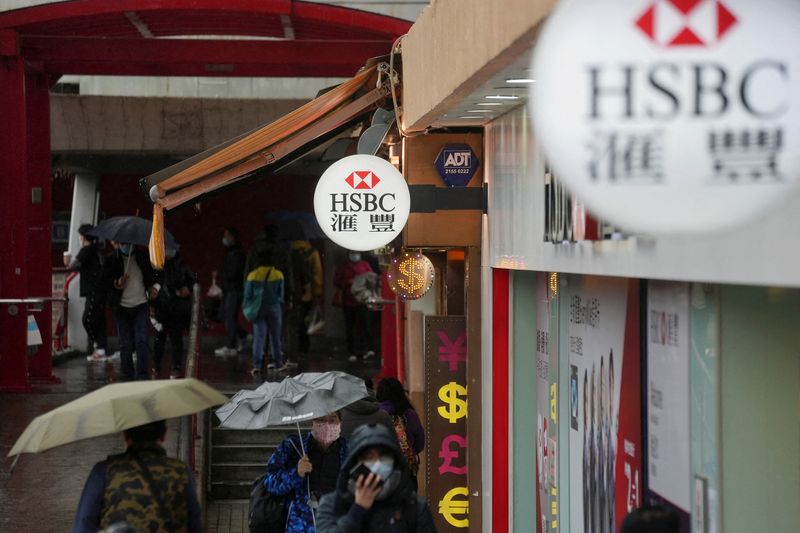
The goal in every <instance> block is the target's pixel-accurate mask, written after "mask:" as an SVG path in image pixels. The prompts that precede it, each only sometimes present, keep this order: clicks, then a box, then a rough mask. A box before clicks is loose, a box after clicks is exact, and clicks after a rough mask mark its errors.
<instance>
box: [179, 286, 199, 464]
mask: <svg viewBox="0 0 800 533" xmlns="http://www.w3.org/2000/svg"><path fill="white" fill-rule="evenodd" d="M199 337H200V284H199V283H195V284H194V286H193V287H192V319H191V322H190V324H189V346H188V350H187V351H186V367H185V371H184V377H187V378H193V377H197V371H198V367H199V364H198V362H199V358H200V339H199ZM196 439H197V415H196V414H195V415H189V416H184V417H182V418H181V421H180V431H179V433H178V458H179V459H181V460H182V461H184V462H186V463H188V464H189V466H190V467H191V468H192V470H194V469H195V453H194V443H195V440H196Z"/></svg>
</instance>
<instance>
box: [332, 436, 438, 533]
mask: <svg viewBox="0 0 800 533" xmlns="http://www.w3.org/2000/svg"><path fill="white" fill-rule="evenodd" d="M372 446H381V447H383V448H387V449H389V450H391V452H392V453H393V454H394V457H395V473H394V474H393V475H397V476H399V482H398V485H397V487H396V488H395V489H394V491H392V492H391V493H390V494H389V495H388V496H387V497H386V498H385V499H383V500H376V501H375V503H374V504H373V505H372V508H371V509H369V510H365V509H363V508H362V507H360V506H358V505H356V504H355V495H354V494H353V492H352V491H351V489H350V488H349V481H350V470H351V469H352V468H353V467H354V466H355V465H356V463H358V458H359V456H360V455H361V453H362V452H363V451H364V450H366V449H367V448H369V447H372ZM435 531H436V526H435V525H434V523H433V517H432V516H431V511H430V509H429V508H428V504H427V503H426V502H425V500H424V499H422V498H421V497H419V496H417V493H416V492H415V491H414V481H413V479H412V475H411V470H410V469H409V468H408V465H407V464H406V461H405V459H404V458H403V455H402V453H401V452H400V445H399V444H398V443H397V437H396V436H395V434H394V432H393V431H392V432H390V431H389V430H387V429H386V428H385V427H383V426H379V425H369V426H362V427H360V428H359V429H358V430H357V431H356V432H355V433H353V437H352V439H351V440H350V442H349V450H348V455H347V458H346V459H345V462H344V465H343V466H342V470H341V472H340V473H339V480H338V482H337V488H336V492H332V493H330V494H326V495H325V496H323V497H322V499H321V500H320V504H319V510H318V511H317V532H318V533H378V532H379V533H431V532H433V533H435Z"/></svg>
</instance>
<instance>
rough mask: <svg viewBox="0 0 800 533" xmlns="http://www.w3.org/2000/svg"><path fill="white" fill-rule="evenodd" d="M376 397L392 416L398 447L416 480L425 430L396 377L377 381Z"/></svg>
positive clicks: (423, 445)
mask: <svg viewBox="0 0 800 533" xmlns="http://www.w3.org/2000/svg"><path fill="white" fill-rule="evenodd" d="M376 396H377V398H378V401H379V402H380V405H381V409H383V410H384V411H386V412H387V413H389V415H391V417H392V425H393V426H394V430H395V433H396V434H397V441H398V443H399V444H400V449H401V450H402V452H403V455H404V457H405V459H406V462H408V465H409V467H410V468H411V473H412V474H413V476H414V480H415V481H416V477H417V472H418V471H419V454H420V453H421V452H422V450H423V449H425V430H424V429H423V427H422V422H421V421H420V419H419V415H418V414H417V411H416V409H414V406H413V405H411V402H410V401H409V399H408V396H407V395H406V391H405V390H403V384H402V383H400V381H399V380H397V378H383V379H382V380H381V381H380V382H379V383H378V391H377V395H376Z"/></svg>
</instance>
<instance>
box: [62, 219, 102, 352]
mask: <svg viewBox="0 0 800 533" xmlns="http://www.w3.org/2000/svg"><path fill="white" fill-rule="evenodd" d="M92 229H94V226H92V225H91V224H82V225H81V226H80V227H79V228H78V235H79V238H80V240H81V250H80V251H79V252H78V255H77V257H75V258H71V257H70V256H69V255H68V254H65V255H64V265H65V266H66V267H67V270H69V271H70V272H78V273H80V296H81V298H86V301H85V302H84V306H83V318H82V322H83V329H85V330H86V336H87V337H88V339H89V346H90V348H89V350H90V354H89V357H90V358H91V359H93V360H104V359H105V357H106V349H107V348H108V342H107V339H106V291H105V288H104V287H103V257H102V255H101V254H100V247H99V246H98V244H97V238H96V237H94V236H92V235H89V232H90V231H91V230H92Z"/></svg>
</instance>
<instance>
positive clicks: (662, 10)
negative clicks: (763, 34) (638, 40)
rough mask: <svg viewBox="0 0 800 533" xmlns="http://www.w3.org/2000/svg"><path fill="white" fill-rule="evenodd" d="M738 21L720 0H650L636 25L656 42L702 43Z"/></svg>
mask: <svg viewBox="0 0 800 533" xmlns="http://www.w3.org/2000/svg"><path fill="white" fill-rule="evenodd" d="M737 22H738V19H737V18H736V15H734V14H733V13H731V11H730V10H729V9H728V8H727V6H725V4H723V3H722V2H721V1H719V0H653V1H652V2H651V3H650V7H648V8H647V10H646V11H645V12H644V13H643V14H642V15H641V16H640V17H639V18H638V19H636V27H638V28H639V29H640V30H641V31H642V32H643V33H644V34H645V35H646V36H647V37H648V38H649V39H650V40H651V41H652V42H653V43H655V44H657V45H659V46H664V47H667V48H671V47H677V46H680V47H686V46H697V47H705V46H709V45H712V44H716V43H717V42H719V41H720V40H721V39H722V38H723V37H724V36H725V34H727V33H728V32H729V31H730V30H731V28H733V26H734V25H735V24H736V23H737Z"/></svg>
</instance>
